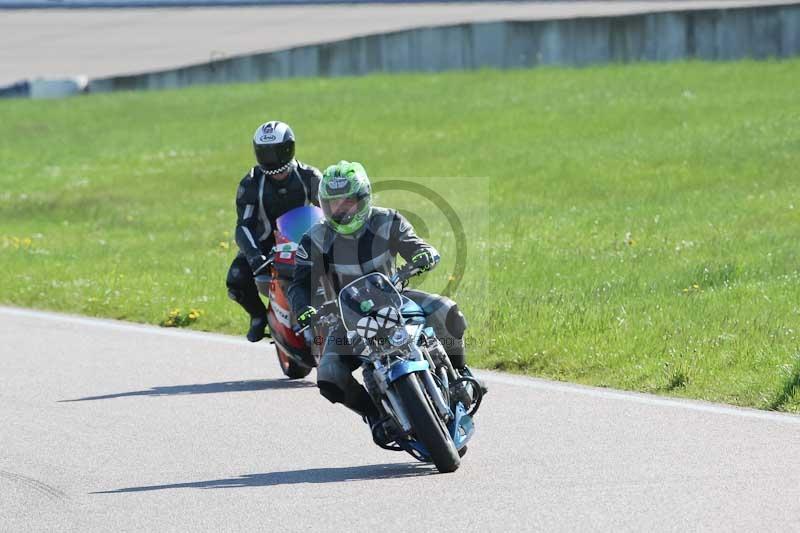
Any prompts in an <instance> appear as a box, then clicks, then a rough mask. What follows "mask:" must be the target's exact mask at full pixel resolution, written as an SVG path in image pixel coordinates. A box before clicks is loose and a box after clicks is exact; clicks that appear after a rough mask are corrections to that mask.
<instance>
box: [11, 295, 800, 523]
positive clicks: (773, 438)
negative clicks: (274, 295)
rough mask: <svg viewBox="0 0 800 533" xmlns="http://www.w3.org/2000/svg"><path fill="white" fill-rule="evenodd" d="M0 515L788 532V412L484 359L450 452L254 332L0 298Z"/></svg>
mask: <svg viewBox="0 0 800 533" xmlns="http://www.w3.org/2000/svg"><path fill="white" fill-rule="evenodd" d="M0 347H2V352H1V354H0V376H1V377H0V421H2V431H0V450H2V454H0V530H3V531H15V532H16V531H43V530H48V531H177V530H182V531H187V530H193V531H194V530H203V531H243V530H257V531H270V530H281V531H331V530H341V531H367V530H369V531H380V530H384V529H387V530H390V531H394V530H400V529H401V528H402V529H404V530H408V529H409V528H411V527H413V528H414V529H418V530H423V531H426V530H427V531H430V530H435V529H439V530H444V531H452V530H455V529H456V528H459V529H463V530H465V531H476V530H487V531H509V530H510V531H522V530H638V531H686V530H704V531H714V530H718V531H732V530H738V531H786V530H791V529H793V528H794V527H796V524H797V516H798V514H800V461H798V455H799V453H798V452H800V439H798V433H799V432H800V417H795V416H790V415H782V414H775V413H767V412H761V411H754V410H746V409H736V408H731V407H727V406H720V405H715V404H709V403H702V402H689V401H681V400H671V399H664V398H659V397H655V396H648V395H639V394H629V393H621V392H615V391H609V390H604V389H593V388H586V387H580V386H573V385H568V384H559V383H551V382H547V381H542V380H534V379H527V378H521V377H512V376H506V375H502V374H495V373H484V374H483V376H484V377H485V378H486V379H487V380H488V383H489V385H490V387H491V391H490V395H489V396H487V398H486V402H485V406H484V407H483V408H482V410H481V412H480V413H479V415H478V417H477V421H476V422H477V429H478V432H477V434H476V436H475V438H474V439H473V441H472V443H471V444H470V450H469V452H468V453H467V455H466V457H465V458H464V460H463V462H462V466H461V468H460V469H459V470H458V471H457V472H455V473H454V474H447V475H441V474H436V473H435V470H434V469H433V467H432V466H429V465H424V464H421V463H417V462H415V461H413V460H412V459H411V458H410V457H409V456H406V455H405V454H401V453H398V452H387V451H383V450H380V449H379V448H377V447H375V446H374V445H372V444H371V442H370V441H369V436H368V432H367V429H366V426H364V425H363V424H362V423H361V422H360V420H358V419H357V418H356V416H354V415H353V414H352V413H351V412H349V411H347V410H346V409H344V408H342V407H341V406H332V405H330V404H329V403H328V402H327V401H326V400H324V399H323V398H322V397H321V396H320V395H319V394H318V391H317V389H316V388H315V386H314V385H313V383H312V382H311V381H295V382H291V381H287V380H285V379H282V378H281V377H280V375H279V370H278V367H277V363H276V361H275V358H274V355H273V354H272V352H271V349H270V346H269V345H268V344H267V343H261V344H258V345H251V344H249V343H247V342H246V341H243V340H240V339H237V338H233V337H228V336H222V335H214V334H204V333H194V332H185V331H177V330H167V329H161V328H156V327H150V326H140V325H132V324H127V323H122V322H114V321H101V320H94V319H86V318H79V317H71V316H66V315H56V314H47V313H44V314H42V313H36V312H32V311H27V310H21V309H14V308H7V307H6V308H4V307H0Z"/></svg>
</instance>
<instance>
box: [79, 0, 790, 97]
mask: <svg viewBox="0 0 800 533" xmlns="http://www.w3.org/2000/svg"><path fill="white" fill-rule="evenodd" d="M797 55H800V2H798V3H795V4H792V5H784V6H760V7H752V8H737V9H721V10H703V11H686V12H662V13H650V14H640V15H628V16H617V17H597V18H577V19H565V20H542V21H505V22H489V23H471V24H461V25H456V26H443V27H436V28H418V29H413V30H406V31H400V32H395V33H389V34H381V35H370V36H366V37H356V38H352V39H347V40H344V41H338V42H332V43H325V44H319V45H311V46H303V47H299V48H293V49H290V50H283V51H278V52H269V53H262V54H255V55H248V56H241V57H233V58H228V59H223V60H219V61H213V62H210V63H203V64H198V65H192V66H188V67H183V68H178V69H173V70H167V71H161V72H152V73H147V74H136V75H130V76H117V77H111V78H105V79H95V80H91V81H90V84H89V88H90V91H92V92H100V91H113V90H139V89H166V88H178V87H186V86H189V85H196V84H209V83H233V82H253V81H261V80H269V79H276V78H289V77H298V76H352V75H361V74H368V73H371V72H440V71H444V70H454V69H457V70H461V69H475V68H481V67H494V68H528V67H536V66H539V65H574V66H582V65H591V64H598V63H609V62H631V61H672V60H679V59H688V58H696V59H704V60H735V59H742V58H755V59H766V58H785V57H791V56H797Z"/></svg>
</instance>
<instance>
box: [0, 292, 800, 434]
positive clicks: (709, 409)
mask: <svg viewBox="0 0 800 533" xmlns="http://www.w3.org/2000/svg"><path fill="white" fill-rule="evenodd" d="M0 315H8V316H18V317H25V318H38V319H44V320H52V321H58V322H65V323H70V324H80V325H84V326H94V327H102V328H106V329H114V330H118V331H129V332H138V333H146V334H149V335H161V336H165V337H176V338H188V339H195V340H203V341H213V342H219V343H224V344H230V345H235V346H248V347H253V346H255V345H254V344H253V343H250V342H248V341H247V340H245V339H240V338H236V337H233V336H230V335H223V334H220V333H207V332H200V331H186V330H179V329H172V328H161V327H158V326H152V325H147V324H135V323H131V322H123V321H121V320H111V319H105V318H90V317H83V316H76V315H69V314H61V313H56V312H52V311H35V310H32V309H23V308H19V307H7V306H0ZM477 374H478V375H479V376H480V377H482V378H484V379H486V380H488V381H490V382H494V383H502V384H505V385H512V386H517V387H527V388H531V389H538V390H544V391H552V392H560V393H569V394H580V395H582V396H590V397H594V398H603V399H607V400H621V401H630V402H635V403H639V404H644V405H652V406H656V407H672V408H678V409H687V410H691V411H700V412H706V413H713V414H722V415H730V416H738V417H743V418H751V419H760V420H771V421H773V422H784V423H790V424H800V416H796V415H792V414H789V413H775V412H770V411H759V410H757V409H748V408H745V407H734V406H727V405H723V404H714V403H710V402H704V401H701V400H689V399H673V398H663V397H660V396H655V395H651V394H646V393H638V392H627V391H621V390H615V389H603V388H599V387H590V386H586V385H578V384H574V383H562V382H557V381H547V380H544V379H539V378H532V377H527V376H515V375H512V374H503V373H499V372H494V371H489V370H480V371H478V372H477Z"/></svg>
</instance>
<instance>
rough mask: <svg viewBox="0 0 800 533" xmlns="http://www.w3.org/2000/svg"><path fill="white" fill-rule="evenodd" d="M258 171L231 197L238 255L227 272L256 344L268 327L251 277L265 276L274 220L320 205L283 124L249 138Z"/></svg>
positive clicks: (313, 174) (310, 171) (315, 178)
mask: <svg viewBox="0 0 800 533" xmlns="http://www.w3.org/2000/svg"><path fill="white" fill-rule="evenodd" d="M253 151H254V152H255V157H256V161H257V163H258V164H257V165H256V166H254V167H253V168H251V169H250V172H248V173H247V174H246V175H245V177H244V178H242V181H241V182H240V183H239V189H238V191H237V193H236V213H237V220H236V232H235V239H236V244H237V245H238V246H239V253H238V254H237V255H236V258H235V259H234V260H233V263H231V266H230V269H229V270H228V278H227V286H228V296H230V298H231V299H232V300H234V301H235V302H237V303H239V305H241V306H242V307H243V308H244V310H245V311H247V313H248V314H249V315H250V330H249V331H248V332H247V340H249V341H250V342H258V341H260V340H261V339H263V338H264V335H265V329H266V327H267V308H266V306H265V305H264V303H263V302H262V301H261V297H260V296H259V291H258V288H257V286H256V280H255V278H256V276H258V277H259V280H261V279H263V278H262V277H261V276H267V275H268V269H267V265H268V262H267V260H268V257H269V256H270V254H271V253H272V247H273V246H274V245H275V237H274V235H273V230H274V228H275V220H276V219H277V218H278V217H280V216H281V215H283V214H284V213H286V212H287V211H290V210H292V209H294V208H296V207H300V206H303V205H308V204H314V205H319V201H318V199H317V193H318V189H319V181H320V177H321V175H320V172H319V170H317V169H316V168H314V167H311V166H308V165H304V164H303V163H301V162H299V161H297V160H296V159H295V158H294V154H295V138H294V133H293V132H292V129H291V128H290V127H289V126H288V125H287V124H285V123H283V122H278V121H270V122H266V123H264V124H262V125H261V126H259V127H258V129H257V130H256V131H255V134H254V135H253Z"/></svg>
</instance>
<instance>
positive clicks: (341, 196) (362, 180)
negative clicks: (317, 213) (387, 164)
mask: <svg viewBox="0 0 800 533" xmlns="http://www.w3.org/2000/svg"><path fill="white" fill-rule="evenodd" d="M319 204H320V207H321V208H322V212H323V213H324V214H325V219H326V220H327V222H328V224H329V225H330V226H331V227H332V228H333V229H334V230H336V231H337V232H339V233H343V234H345V235H347V234H351V233H355V232H356V231H358V230H359V229H361V227H362V226H364V223H365V222H366V221H367V217H368V216H369V210H370V207H371V206H372V187H371V185H370V183H369V177H368V176H367V171H366V170H364V167H363V166H362V165H361V163H355V162H353V163H351V162H349V161H339V163H337V164H335V165H331V166H329V167H328V168H326V169H325V172H324V173H323V174H322V180H321V181H320V183H319Z"/></svg>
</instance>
